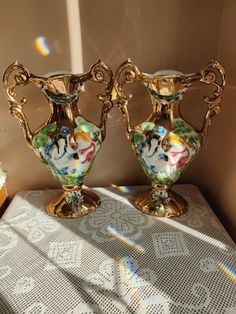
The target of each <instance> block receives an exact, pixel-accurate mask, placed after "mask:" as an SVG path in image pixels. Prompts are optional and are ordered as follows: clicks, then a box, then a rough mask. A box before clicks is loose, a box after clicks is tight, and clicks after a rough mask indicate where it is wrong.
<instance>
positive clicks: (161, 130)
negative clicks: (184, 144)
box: [157, 126, 166, 136]
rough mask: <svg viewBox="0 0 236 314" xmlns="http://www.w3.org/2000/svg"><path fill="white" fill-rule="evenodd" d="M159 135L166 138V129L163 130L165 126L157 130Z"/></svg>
mask: <svg viewBox="0 0 236 314" xmlns="http://www.w3.org/2000/svg"><path fill="white" fill-rule="evenodd" d="M157 134H158V135H160V136H165V135H166V129H165V128H163V126H159V127H158V128H157Z"/></svg>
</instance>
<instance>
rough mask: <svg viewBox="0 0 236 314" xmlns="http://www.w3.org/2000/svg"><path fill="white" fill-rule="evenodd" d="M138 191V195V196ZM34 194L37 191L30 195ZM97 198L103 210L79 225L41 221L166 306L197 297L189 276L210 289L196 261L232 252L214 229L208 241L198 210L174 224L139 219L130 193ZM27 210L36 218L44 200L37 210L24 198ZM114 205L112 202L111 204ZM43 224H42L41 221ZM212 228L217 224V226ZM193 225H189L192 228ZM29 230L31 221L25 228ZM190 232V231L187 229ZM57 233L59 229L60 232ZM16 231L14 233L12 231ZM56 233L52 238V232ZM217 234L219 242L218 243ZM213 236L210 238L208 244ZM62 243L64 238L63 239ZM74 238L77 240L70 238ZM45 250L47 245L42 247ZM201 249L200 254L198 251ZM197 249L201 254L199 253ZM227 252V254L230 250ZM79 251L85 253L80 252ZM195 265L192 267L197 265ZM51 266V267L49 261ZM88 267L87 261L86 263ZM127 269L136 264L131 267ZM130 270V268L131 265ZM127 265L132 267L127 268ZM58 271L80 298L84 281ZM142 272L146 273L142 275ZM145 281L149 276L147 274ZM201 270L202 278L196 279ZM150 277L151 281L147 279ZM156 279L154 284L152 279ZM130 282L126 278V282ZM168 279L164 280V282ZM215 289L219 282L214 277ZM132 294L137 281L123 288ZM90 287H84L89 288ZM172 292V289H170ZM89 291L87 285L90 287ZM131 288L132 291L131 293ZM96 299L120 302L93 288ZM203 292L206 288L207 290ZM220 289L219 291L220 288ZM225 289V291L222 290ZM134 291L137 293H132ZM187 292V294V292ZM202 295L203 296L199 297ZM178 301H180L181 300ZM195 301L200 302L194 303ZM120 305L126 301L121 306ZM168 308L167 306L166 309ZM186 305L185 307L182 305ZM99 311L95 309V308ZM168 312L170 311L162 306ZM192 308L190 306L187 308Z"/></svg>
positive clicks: (34, 201)
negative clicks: (149, 289)
mask: <svg viewBox="0 0 236 314" xmlns="http://www.w3.org/2000/svg"><path fill="white" fill-rule="evenodd" d="M139 191H140V190H139ZM57 192H58V191H50V193H49V192H48V191H46V192H45V193H46V194H47V193H48V194H47V198H48V199H50V198H51V197H52V194H56V193H57ZM32 193H37V191H35V192H32ZM99 194H100V196H101V198H102V204H101V207H100V208H99V209H97V211H96V212H95V213H93V214H90V215H88V216H85V217H83V218H79V219H70V220H66V219H64V220H62V219H55V218H53V217H49V216H46V215H44V217H46V219H47V220H48V221H49V220H50V221H54V222H57V223H59V224H60V225H61V227H60V228H63V231H62V230H61V232H60V233H61V234H62V233H63V234H64V235H63V236H65V233H69V234H70V235H71V236H73V237H74V239H75V241H76V240H77V241H80V240H82V241H83V242H84V243H86V245H87V250H90V251H91V252H92V253H91V256H90V258H91V257H93V256H95V255H93V253H94V252H97V251H98V250H99V251H101V252H102V253H103V254H104V255H105V256H107V257H108V259H112V260H113V261H114V262H115V263H116V265H118V264H120V263H123V264H122V265H123V266H124V265H126V266H127V265H128V266H127V268H128V271H129V272H131V273H132V272H133V273H134V274H136V275H138V276H136V277H139V278H140V279H142V280H143V281H146V282H148V284H150V285H151V286H153V287H154V288H155V289H156V291H158V292H159V294H160V295H163V294H164V295H165V296H166V298H167V300H170V301H168V302H169V303H171V302H172V300H179V298H180V297H181V295H182V294H183V291H184V292H185V293H186V295H187V294H189V296H190V297H193V295H194V296H195V297H196V298H197V296H196V291H195V288H196V286H194V283H193V279H192V278H191V276H189V278H186V274H187V273H192V272H194V271H195V272H198V273H199V271H200V277H199V278H198V282H197V283H200V284H201V282H202V283H203V284H204V285H206V284H207V286H210V287H211V286H212V284H214V283H213V282H211V280H212V278H211V277H209V281H208V279H207V276H206V269H205V272H204V265H203V266H202V269H201V265H200V269H199V262H200V263H201V260H202V259H204V258H206V257H208V258H212V259H213V258H215V257H216V256H218V257H219V258H222V256H227V254H228V255H229V254H230V253H228V252H229V251H232V244H233V243H232V242H231V241H230V239H229V238H227V236H225V235H224V233H223V232H221V233H219V229H216V232H215V233H214V232H213V233H212V230H211V235H208V234H207V233H208V231H209V230H208V227H207V226H208V224H209V222H208V221H207V218H209V211H207V210H206V212H203V211H202V208H201V207H199V208H191V207H190V210H189V212H188V214H186V215H183V216H182V217H179V218H174V219H157V218H154V217H151V216H148V215H145V214H142V213H141V212H139V211H138V210H137V209H135V208H134V207H133V206H132V204H131V203H130V202H132V199H131V198H128V200H127V194H128V195H129V191H128V190H126V191H119V190H117V189H112V190H111V189H105V188H103V189H100V190H99ZM23 198H24V199H25V200H27V202H28V204H29V205H30V206H31V207H32V210H33V209H34V210H35V209H36V214H35V215H34V216H33V217H36V215H37V214H38V213H41V210H40V208H41V209H42V208H43V207H45V205H46V203H47V200H48V199H47V200H46V199H43V198H42V199H43V204H41V205H42V206H40V205H39V203H38V201H39V197H35V198H33V197H28V196H27V197H26V196H25V195H24V196H23ZM114 200H115V201H114ZM197 212H198V215H197V216H199V219H197V220H196V219H195V220H194V221H192V220H191V219H193V218H194V216H193V215H192V213H195V214H196V213H197ZM42 222H43V221H42ZM216 223H217V222H216ZM191 224H192V225H191ZM29 225H30V226H31V225H32V220H31V221H30V222H29ZM190 226H191V227H190ZM60 228H59V229H60ZM17 229H18V228H17ZM17 229H15V228H14V230H15V231H16V232H17V233H18V234H19V235H21V237H23V238H24V241H27V242H28V244H29V245H31V246H32V247H33V248H34V249H35V250H37V251H38V252H39V253H40V254H41V255H42V256H43V257H44V258H45V259H46V260H49V261H50V258H49V257H48V256H47V254H45V253H44V252H43V251H42V250H41V249H40V248H39V247H38V246H37V243H32V242H31V241H30V240H29V239H28V238H29V233H28V238H27V237H26V236H25V235H23V234H22V233H21V232H20V233H19V231H18V230H17ZM55 233H56V232H55ZM219 234H220V238H219ZM212 235H213V236H214V237H215V238H212ZM58 237H60V235H57V236H55V237H54V232H52V233H51V234H50V241H51V240H52V239H54V241H55V240H56V241H59V238H58ZM65 237H66V236H65ZM75 237H76V238H75ZM46 240H47V236H46V235H45V238H44V241H45V244H46V242H47V241H46ZM173 242H174V248H173V249H171V248H170V245H171V244H173ZM165 243H166V244H168V245H167V246H169V250H166V249H165V247H164V246H163V245H164V244H165ZM47 244H48V243H47ZM202 246H204V249H203V251H202ZM200 247H201V250H199V249H198V248H200ZM230 247H231V248H230ZM83 249H84V247H83ZM196 260H197V263H196ZM51 262H52V263H54V262H55V261H53V260H52V261H51ZM89 262H90V261H89V260H88V263H89ZM132 263H136V264H135V265H134V264H132ZM131 264H132V265H134V267H133V268H132V267H130V265H131ZM132 265H131V266H132ZM57 268H58V269H59V271H60V272H61V273H62V274H63V275H64V276H65V277H66V278H67V280H68V281H70V282H71V283H72V284H73V286H74V287H75V288H76V289H77V290H78V292H80V293H81V289H82V288H81V287H82V283H83V285H85V287H86V286H87V283H86V282H85V279H83V278H78V276H74V275H72V274H71V273H70V271H68V270H66V269H64V268H63V267H60V265H59V266H57ZM144 270H145V271H146V272H145V271H144ZM147 270H148V271H149V276H148V271H147ZM201 270H203V272H202V273H201ZM150 275H151V276H150ZM155 276H156V279H155V278H154V279H153V277H155ZM130 278H131V277H129V276H128V277H127V279H128V280H130ZM167 279H168V280H167ZM215 280H216V284H218V279H217V277H216V279H215ZM176 283H178V289H175V286H176ZM128 284H129V285H130V286H131V288H132V285H137V282H136V281H132V280H130V282H129V283H128ZM88 285H89V283H88ZM171 286H173V288H171ZM90 287H91V285H90ZM134 288H136V287H134ZM95 289H96V291H99V293H101V294H106V295H107V296H108V297H109V298H111V299H112V298H113V299H116V300H117V299H119V301H121V302H122V298H121V297H120V296H119V295H117V296H116V295H115V294H114V292H111V291H109V290H106V289H104V287H103V286H101V285H99V286H97V287H96V288H95ZM206 289H207V288H206ZM222 289H223V287H222ZM224 289H225V288H224ZM136 290H137V289H136ZM186 291H187V292H186ZM82 293H83V294H84V295H85V299H86V300H88V298H89V300H90V302H91V304H97V302H96V300H94V299H93V297H92V295H91V294H89V293H88V292H86V291H85V290H83V289H82ZM202 293H203V294H204V293H205V294H206V295H207V290H204V289H203V291H202ZM181 300H182V299H181ZM198 301H199V300H198ZM123 302H124V303H125V301H123ZM168 302H167V303H168ZM187 303H188V302H187ZM173 304H175V305H176V304H177V305H176V306H178V307H179V306H180V307H181V304H180V303H178V302H175V301H173ZM97 305H98V306H99V304H97ZM125 306H126V307H127V309H128V311H129V312H127V313H132V309H131V308H130V309H129V305H128V304H126V305H125ZM166 306H167V307H168V306H169V305H166ZM189 306H190V307H191V306H192V305H191V304H190V305H189Z"/></svg>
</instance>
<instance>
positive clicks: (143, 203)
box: [134, 188, 188, 217]
mask: <svg viewBox="0 0 236 314" xmlns="http://www.w3.org/2000/svg"><path fill="white" fill-rule="evenodd" d="M153 191H154V190H153V189H152V188H151V189H149V190H147V191H145V192H143V193H141V194H140V195H138V196H137V197H136V198H135V199H134V206H135V207H136V208H138V209H139V210H141V211H142V212H143V213H145V214H149V215H152V216H156V217H176V216H180V215H182V214H184V213H185V212H186V211H187V209H188V204H187V202H186V200H185V199H184V198H183V197H182V196H180V195H179V194H177V193H175V192H174V191H169V190H168V191H166V193H167V194H168V202H164V203H160V201H159V202H157V201H156V200H155V199H154V198H153Z"/></svg>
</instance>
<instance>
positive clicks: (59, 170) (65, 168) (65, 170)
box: [57, 167, 69, 175]
mask: <svg viewBox="0 0 236 314" xmlns="http://www.w3.org/2000/svg"><path fill="white" fill-rule="evenodd" d="M68 169H69V167H64V168H62V169H58V170H57V171H58V173H59V174H62V175H68Z"/></svg>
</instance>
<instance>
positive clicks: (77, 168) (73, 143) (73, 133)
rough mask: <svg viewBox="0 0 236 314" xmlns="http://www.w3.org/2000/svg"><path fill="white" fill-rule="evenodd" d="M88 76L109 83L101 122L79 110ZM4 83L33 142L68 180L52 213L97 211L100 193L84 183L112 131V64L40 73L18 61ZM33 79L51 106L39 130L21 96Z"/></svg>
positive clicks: (56, 175)
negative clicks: (29, 118)
mask: <svg viewBox="0 0 236 314" xmlns="http://www.w3.org/2000/svg"><path fill="white" fill-rule="evenodd" d="M86 81H93V82H95V83H97V84H101V86H104V91H103V92H102V93H101V94H98V95H97V97H98V99H99V100H100V101H101V104H102V110H101V117H100V123H99V125H96V124H94V123H92V122H90V121H88V120H87V119H86V118H84V117H83V116H82V115H81V113H80V110H79V107H80V102H79V96H80V91H81V87H82V86H83V85H84V83H85V82H86ZM3 84H4V89H5V91H6V95H7V97H8V100H9V104H10V114H11V115H12V116H14V117H15V118H16V119H18V121H19V123H20V125H21V127H22V128H23V131H24V136H25V139H26V141H27V143H28V145H29V146H30V148H32V149H33V150H34V152H35V153H36V155H37V156H38V157H39V158H40V159H41V161H42V162H44V164H45V165H46V166H47V168H48V169H49V170H50V172H51V173H52V175H53V177H54V178H55V179H56V180H57V181H58V182H59V183H60V184H61V185H62V188H63V192H62V193H60V194H59V195H58V196H56V197H55V198H54V199H52V200H51V201H50V202H49V204H48V205H47V208H46V211H47V213H48V214H49V215H52V216H57V217H62V218H71V217H80V216H83V215H86V214H88V213H90V212H93V211H95V210H96V208H97V207H98V206H99V205H100V198H99V197H98V196H97V195H96V194H95V193H94V192H92V191H90V190H89V189H84V188H82V187H83V182H84V180H85V178H86V176H87V175H88V173H89V171H90V169H91V167H92V164H93V162H94V159H95V157H96V155H97V153H98V152H99V150H100V148H101V145H102V142H103V140H104V139H105V135H106V120H107V116H108V112H109V111H110V110H111V108H112V101H111V90H112V87H113V74H112V71H111V70H110V68H109V67H108V66H107V65H106V64H105V63H104V62H102V61H100V60H99V61H98V62H97V63H96V64H94V65H92V67H91V68H90V70H89V71H88V72H86V73H84V74H72V73H63V72H61V73H54V74H53V73H50V74H46V75H44V76H38V75H34V74H32V73H30V72H29V71H28V69H27V68H26V67H24V66H23V65H22V64H19V63H18V62H15V63H13V64H11V65H10V66H9V67H8V68H7V69H6V71H5V73H4V77H3ZM28 84H34V85H36V86H37V87H38V88H40V89H41V91H42V92H43V93H44V95H45V97H46V99H47V101H48V104H49V106H50V110H51V112H50V115H49V117H48V119H47V120H46V121H45V122H44V123H43V125H41V126H40V127H38V128H37V129H36V130H34V131H32V130H31V129H30V127H29V124H28V121H27V118H26V115H25V113H24V106H25V103H26V101H27V100H26V98H25V97H23V98H20V97H19V96H17V91H18V90H19V88H20V87H23V86H25V85H28ZM91 110H92V108H91ZM22 164H23V163H22Z"/></svg>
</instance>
